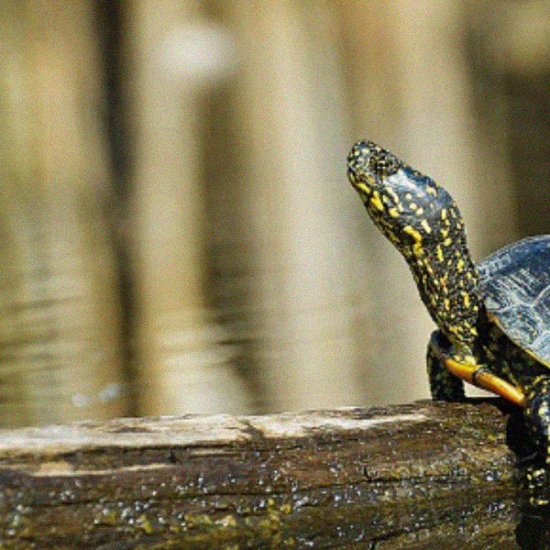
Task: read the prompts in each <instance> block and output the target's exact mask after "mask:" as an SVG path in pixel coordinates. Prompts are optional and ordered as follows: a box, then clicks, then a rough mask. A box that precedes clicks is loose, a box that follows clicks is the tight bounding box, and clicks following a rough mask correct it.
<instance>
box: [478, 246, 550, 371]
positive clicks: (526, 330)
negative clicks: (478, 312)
mask: <svg viewBox="0 0 550 550" xmlns="http://www.w3.org/2000/svg"><path fill="white" fill-rule="evenodd" d="M477 268H478V271H479V275H480V289H481V295H482V297H483V300H484V302H485V307H486V308H487V311H488V312H489V315H490V316H491V317H493V318H495V320H496V322H497V323H498V324H499V325H500V327H501V328H502V330H503V331H504V332H505V333H506V334H507V335H508V336H509V337H510V338H511V339H512V340H513V341H514V342H515V343H516V344H517V345H518V346H520V347H521V348H523V349H525V350H527V351H528V352H529V353H530V354H531V355H533V356H534V357H535V358H536V359H537V360H538V361H540V362H542V363H545V364H547V365H548V364H550V235H545V236H540V237H529V238H527V239H523V240H521V241H518V242H516V243H513V244H511V245H508V246H506V247H504V248H502V249H500V250H498V251H497V252H495V253H494V254H491V255H490V256H488V257H487V258H485V259H484V260H482V261H481V262H480V263H479V264H477Z"/></svg>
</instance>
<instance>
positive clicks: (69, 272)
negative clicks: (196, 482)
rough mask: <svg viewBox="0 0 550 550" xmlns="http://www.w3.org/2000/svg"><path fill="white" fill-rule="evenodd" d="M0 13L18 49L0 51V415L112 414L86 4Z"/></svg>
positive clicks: (101, 188)
mask: <svg viewBox="0 0 550 550" xmlns="http://www.w3.org/2000/svg"><path fill="white" fill-rule="evenodd" d="M10 6H11V8H13V11H11V13H9V14H8V13H7V11H8V8H9V7H10ZM16 6H17V9H15V7H16ZM2 8H3V11H4V10H6V13H2V20H3V21H4V19H3V16H4V15H9V17H10V19H9V21H10V22H11V25H12V26H11V33H10V34H8V35H7V36H6V35H3V37H2V40H4V39H5V40H7V43H8V44H9V43H11V41H12V40H13V39H14V38H15V37H17V38H16V43H17V48H18V51H14V50H13V49H12V48H13V43H12V45H11V48H10V47H7V48H4V47H3V48H2V51H3V52H4V55H3V56H2V59H1V60H0V63H1V64H2V65H3V69H4V71H5V72H4V75H5V76H6V75H9V76H11V77H12V78H11V80H10V79H8V78H4V79H2V82H1V83H0V85H1V86H2V87H3V91H4V92H6V93H3V94H2V100H3V101H4V103H3V104H2V105H0V109H2V110H3V112H4V114H3V117H2V118H3V119H4V120H5V119H6V118H8V119H10V117H11V120H9V122H11V123H12V124H8V125H4V124H3V125H2V126H3V133H8V135H9V137H10V139H7V140H5V142H4V145H5V146H4V147H3V148H2V150H1V151H0V154H1V155H2V157H3V158H2V162H1V163H0V164H1V165H2V167H3V169H4V171H5V174H3V176H4V175H5V176H6V177H5V178H4V177H3V179H2V181H3V184H2V186H3V187H4V186H5V187H6V188H7V190H8V191H7V193H8V195H9V200H8V201H7V202H4V201H3V202H2V209H3V212H2V214H1V218H2V220H3V221H4V222H5V224H3V230H7V231H8V233H9V235H10V240H9V242H10V244H11V250H10V251H9V252H10V253H9V254H7V255H5V254H2V256H1V261H2V263H4V262H7V263H9V265H7V266H6V267H3V268H2V272H3V273H5V272H9V274H10V282H9V284H10V286H12V288H13V290H14V291H13V292H2V296H1V300H2V309H3V312H2V317H3V319H2V325H3V327H2V328H3V331H2V334H1V336H0V338H2V351H3V354H2V357H1V359H0V370H1V371H2V372H1V380H0V383H2V384H4V383H8V384H10V383H11V381H12V380H13V379H14V378H16V379H19V381H20V388H19V391H18V392H17V393H18V394H17V396H16V397H14V396H13V395H11V394H10V386H8V387H7V390H6V388H2V391H3V393H4V394H6V393H8V395H5V397H4V396H3V398H2V400H1V405H0V414H2V415H3V416H4V415H5V414H7V415H10V417H9V418H7V419H3V420H2V422H3V423H9V424H14V423H20V422H28V423H36V422H39V423H43V422H53V421H62V420H71V419H80V418H108V417H112V416H119V415H122V414H124V412H125V410H126V409H125V406H124V403H125V400H124V398H123V397H122V395H121V393H122V392H123V391H124V388H123V386H122V379H121V371H120V356H119V341H118V336H117V335H118V330H119V318H118V303H117V299H116V296H117V291H116V289H115V288H114V284H115V280H114V271H113V263H112V260H113V259H112V256H111V253H110V249H109V241H108V236H107V233H106V227H105V224H104V221H103V214H104V212H103V206H104V202H105V192H106V187H105V186H106V183H107V174H106V161H105V158H104V155H103V150H102V140H101V136H100V128H99V126H98V122H97V121H98V105H99V97H98V92H99V90H98V79H99V70H98V67H97V64H96V63H97V62H96V60H97V48H96V46H97V45H96V44H95V42H94V40H93V37H94V18H93V11H92V8H93V4H92V2H73V1H72V0H69V1H57V0H56V1H46V2H38V1H37V2H34V1H31V2H29V3H28V5H26V8H25V9H24V10H21V9H20V3H19V2H15V1H14V2H8V3H3V4H2ZM8 44H3V46H4V45H6V46H7V45H8ZM6 52H9V54H8V55H6ZM14 78H15V81H17V85H16V86H14ZM22 153H23V154H22ZM4 157H5V158H4ZM3 242H4V240H3ZM4 313H8V315H7V316H6V315H5V314H4ZM6 350H7V351H6ZM10 371H11V373H12V374H11V375H10ZM14 400H15V402H16V403H18V402H20V403H22V407H21V408H22V409H23V410H24V411H25V413H24V417H23V418H17V417H13V416H11V415H13V414H14V413H15V414H18V411H17V410H16V409H14V408H13V407H12V406H11V405H12V404H13V401H14ZM19 400H20V401H19ZM6 403H7V406H5V404H6Z"/></svg>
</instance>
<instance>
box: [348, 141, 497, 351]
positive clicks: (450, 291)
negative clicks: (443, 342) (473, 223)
mask: <svg viewBox="0 0 550 550" xmlns="http://www.w3.org/2000/svg"><path fill="white" fill-rule="evenodd" d="M348 174H349V178H350V181H351V183H352V185H353V186H354V187H355V189H356V190H357V192H358V193H359V195H360V196H361V199H362V200H363V202H364V204H365V207H366V209H367V212H368V213H369V215H370V217H371V218H372V220H373V221H374V223H375V224H376V226H377V227H378V228H379V229H380V231H382V233H383V234H384V235H385V236H386V237H387V238H388V239H389V240H390V241H391V242H393V244H394V245H395V246H396V247H397V249H398V250H399V251H400V252H401V254H403V256H404V257H405V259H406V260H407V263H408V264H409V266H410V268H411V270H412V272H413V275H414V279H415V281H416V285H417V287H418V290H419V292H420V296H421V298H422V300H423V302H424V303H425V305H426V307H427V308H428V311H429V312H430V315H431V316H432V318H433V319H434V321H435V322H436V323H437V325H438V326H439V328H440V329H441V330H442V331H443V332H444V333H445V335H446V336H447V337H448V338H449V339H450V340H451V341H453V342H454V343H455V344H457V345H459V346H461V347H466V348H471V347H472V346H473V343H474V342H475V339H476V337H477V336H478V333H479V330H480V328H481V323H483V322H484V319H485V318H486V316H485V310H484V305H483V302H482V299H481V297H480V295H479V294H478V285H479V275H478V272H477V269H476V267H475V265H474V263H473V261H472V259H471V257H470V253H469V252H468V247H467V245H466V235H465V232H464V222H463V220H462V217H461V215H460V211H459V210H458V207H457V206H456V204H455V202H454V200H453V199H452V197H451V196H450V195H449V193H448V192H447V191H446V190H445V189H443V188H442V187H440V186H439V185H437V184H436V183H435V182H434V181H433V180H432V179H431V178H429V177H427V176H424V175H422V174H420V172H417V171H416V170H413V169H412V168H411V167H410V166H407V165H406V164H405V163H403V162H402V161H401V160H400V159H398V158H397V157H396V156H395V155H393V154H392V153H390V152H389V151H387V150H385V149H382V148H381V147H379V146H378V145H376V144H374V143H372V142H358V143H357V144H355V146H354V148H353V149H352V151H351V153H350V155H349V157H348Z"/></svg>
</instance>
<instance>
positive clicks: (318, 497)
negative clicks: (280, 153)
mask: <svg viewBox="0 0 550 550" xmlns="http://www.w3.org/2000/svg"><path fill="white" fill-rule="evenodd" d="M514 460H515V458H514V456H513V454H512V453H511V451H510V450H509V449H508V447H507V445H506V417H505V416H504V415H503V414H502V413H501V412H500V411H499V410H498V409H497V408H496V407H494V406H493V405H491V404H487V403H481V404H479V403H478V404H475V405H473V404H460V405H459V404H453V405H450V404H433V403H430V402H422V403H416V404H414V405H407V406H395V407H388V408H385V409H381V408H378V409H361V408H348V409H342V410H336V411H320V412H312V413H304V414H299V415H291V414H280V415H272V416H263V417H229V416H214V417H200V416H189V417H182V418H154V419H122V420H116V421H111V422H86V423H79V424H72V425H68V426H58V427H47V428H33V429H24V430H18V431H2V432H0V548H1V549H2V550H5V549H23V548H25V549H26V548H36V549H43V548H55V549H75V548H79V549H92V548H93V549H99V548H101V549H112V550H114V549H128V548H139V549H153V548H155V549H164V548H178V549H217V548H219V549H227V550H229V549H231V550H236V549H244V548H247V549H253V548H254V549H263V548H270V549H274V548H277V549H278V548H281V549H282V548H285V549H286V548H289V549H294V548H295V549H305V548H314V549H333V548H338V549H340V550H342V549H346V550H351V549H357V550H358V549H372V548H376V549H377V550H384V549H390V548H391V549H404V548H406V549H411V550H412V549H415V550H418V549H430V548H438V549H440V548H445V549H454V548H457V549H458V548H460V549H470V548H472V549H473V548H475V549H483V550H488V549H492V548H498V549H499V550H505V549H508V548H510V549H511V548H518V547H517V546H516V542H515V536H514V528H515V525H516V523H517V519H516V518H517V513H518V512H517V506H518V505H517V498H518V497H517V493H518V483H517V481H516V476H515V473H514V472H515V470H514Z"/></svg>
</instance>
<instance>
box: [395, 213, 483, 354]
mask: <svg viewBox="0 0 550 550" xmlns="http://www.w3.org/2000/svg"><path fill="white" fill-rule="evenodd" d="M440 214H441V215H443V216H448V217H449V218H453V217H454V218H455V221H456V220H458V219H459V216H460V214H459V213H458V209H457V207H456V205H454V204H453V205H451V206H450V207H449V208H446V209H442V210H441V213H440ZM442 227H443V226H442V225H441V224H438V225H437V229H435V228H434V229H433V230H432V231H433V233H434V234H433V235H432V234H430V233H428V234H424V235H422V233H420V232H414V231H413V235H412V240H411V242H410V244H409V245H407V246H405V247H403V248H401V249H400V250H401V252H402V254H403V256H404V257H405V259H406V260H407V263H408V264H409V266H410V268H411V271H412V273H413V276H414V280H415V282H416V285H417V287H418V291H419V293H420V297H421V298H422V301H423V302H424V304H425V305H426V307H427V309H428V311H429V312H430V315H431V316H432V318H433V320H434V321H435V322H436V324H437V326H438V327H439V328H440V329H441V330H442V331H443V332H444V333H445V334H446V335H447V336H448V337H449V339H450V340H451V341H453V342H455V343H456V344H458V345H460V346H466V347H471V346H472V343H473V342H474V341H475V339H476V338H477V336H478V334H479V331H480V328H481V327H480V324H481V323H482V322H483V321H484V319H485V318H486V315H485V309H484V305H483V301H482V299H481V297H480V295H479V290H478V288H479V274H478V272H477V269H476V267H475V265H474V262H473V261H472V258H471V256H470V253H469V252H468V248H467V245H466V236H465V234H464V228H463V225H462V222H458V223H454V222H453V223H450V224H449V225H448V226H446V229H443V231H442Z"/></svg>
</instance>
